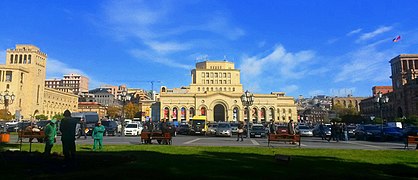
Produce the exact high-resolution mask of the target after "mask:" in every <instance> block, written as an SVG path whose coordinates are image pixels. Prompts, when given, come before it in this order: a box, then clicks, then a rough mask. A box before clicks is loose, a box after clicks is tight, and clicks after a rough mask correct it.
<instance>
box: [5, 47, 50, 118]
mask: <svg viewBox="0 0 418 180" xmlns="http://www.w3.org/2000/svg"><path fill="white" fill-rule="evenodd" d="M46 59H47V55H46V54H45V53H43V52H41V51H40V49H39V48H37V47H36V46H33V45H25V44H21V45H16V48H15V49H7V51H6V64H5V65H1V66H0V70H1V71H2V72H4V74H0V77H1V78H4V79H3V80H2V81H1V80H0V81H1V82H0V91H1V92H3V91H5V90H6V88H7V87H9V89H8V90H9V91H10V92H13V93H14V94H15V96H16V99H15V101H14V102H13V104H11V105H10V106H9V111H10V112H11V113H12V114H15V112H16V110H20V114H21V115H22V116H23V118H24V119H29V118H30V117H31V116H34V115H37V114H39V113H41V112H42V110H43V102H44V101H43V98H44V86H45V85H44V83H45V75H46V72H45V70H46V69H45V67H46ZM7 71H11V77H12V79H11V81H10V80H8V79H7V76H8V75H7V74H6V73H7Z"/></svg>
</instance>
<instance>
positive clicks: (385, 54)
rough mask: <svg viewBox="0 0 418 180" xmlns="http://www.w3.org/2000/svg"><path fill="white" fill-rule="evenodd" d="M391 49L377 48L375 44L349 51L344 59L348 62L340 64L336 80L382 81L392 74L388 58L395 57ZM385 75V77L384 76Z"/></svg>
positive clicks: (353, 81)
mask: <svg viewBox="0 0 418 180" xmlns="http://www.w3.org/2000/svg"><path fill="white" fill-rule="evenodd" d="M393 56H394V55H393V52H391V51H381V50H377V49H376V47H375V46H365V47H362V48H360V49H358V50H355V51H353V52H350V53H347V54H346V55H344V56H343V57H341V58H342V59H344V60H345V61H346V62H347V63H345V64H342V65H340V66H341V69H340V71H339V72H338V73H337V74H336V76H335V78H334V82H345V81H348V82H352V83H355V82H359V81H370V80H373V81H381V80H384V79H388V78H389V76H390V66H389V63H388V60H389V58H390V57H393ZM382 77H384V78H382Z"/></svg>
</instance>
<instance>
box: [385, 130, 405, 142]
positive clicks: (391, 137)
mask: <svg viewBox="0 0 418 180" xmlns="http://www.w3.org/2000/svg"><path fill="white" fill-rule="evenodd" d="M382 135H383V140H385V141H398V140H401V139H402V137H403V133H402V129H401V128H398V127H384V128H383V134H382Z"/></svg>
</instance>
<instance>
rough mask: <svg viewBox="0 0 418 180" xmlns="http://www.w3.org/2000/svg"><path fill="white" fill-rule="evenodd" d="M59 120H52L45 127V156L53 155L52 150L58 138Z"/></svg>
mask: <svg viewBox="0 0 418 180" xmlns="http://www.w3.org/2000/svg"><path fill="white" fill-rule="evenodd" d="M56 123H57V120H55V119H52V120H51V121H50V122H49V123H48V124H47V125H46V126H45V150H44V155H45V156H46V157H48V156H49V155H50V154H51V149H52V147H53V146H54V143H55V137H56V136H57V126H56Z"/></svg>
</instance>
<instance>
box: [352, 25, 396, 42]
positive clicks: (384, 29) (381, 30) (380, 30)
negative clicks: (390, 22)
mask: <svg viewBox="0 0 418 180" xmlns="http://www.w3.org/2000/svg"><path fill="white" fill-rule="evenodd" d="M392 28H393V27H392V26H384V27H380V28H377V29H376V30H374V31H372V32H368V33H364V34H362V35H361V36H360V38H359V39H358V40H357V42H361V41H365V40H368V39H371V38H374V37H376V36H377V35H379V34H382V33H385V32H388V31H390V30H392Z"/></svg>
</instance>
